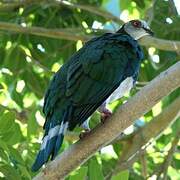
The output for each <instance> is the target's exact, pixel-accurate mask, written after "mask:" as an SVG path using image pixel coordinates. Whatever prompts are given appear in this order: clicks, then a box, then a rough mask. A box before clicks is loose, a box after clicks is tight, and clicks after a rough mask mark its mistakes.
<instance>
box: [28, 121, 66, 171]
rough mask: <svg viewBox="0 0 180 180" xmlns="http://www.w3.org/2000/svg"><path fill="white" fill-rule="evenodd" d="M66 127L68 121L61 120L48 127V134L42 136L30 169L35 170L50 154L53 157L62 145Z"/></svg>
mask: <svg viewBox="0 0 180 180" xmlns="http://www.w3.org/2000/svg"><path fill="white" fill-rule="evenodd" d="M67 128H68V123H64V121H62V123H61V125H56V126H55V127H53V128H50V130H49V132H48V134H47V135H46V136H45V137H44V138H43V141H42V144H41V148H40V151H39V153H38V155H37V158H36V160H35V162H34V164H33V166H32V171H37V170H38V169H39V168H40V167H41V166H42V165H43V164H44V163H46V162H47V161H48V159H49V157H50V156H51V159H54V158H55V156H56V155H57V154H58V150H59V148H60V147H61V145H62V142H63V139H64V133H65V132H66V130H67Z"/></svg>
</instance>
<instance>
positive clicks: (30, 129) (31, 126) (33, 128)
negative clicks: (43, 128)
mask: <svg viewBox="0 0 180 180" xmlns="http://www.w3.org/2000/svg"><path fill="white" fill-rule="evenodd" d="M35 112H36V111H32V112H31V114H30V115H29V117H28V126H27V137H28V139H30V137H31V135H34V134H36V132H37V129H38V127H39V125H38V123H37V121H36V118H35Z"/></svg>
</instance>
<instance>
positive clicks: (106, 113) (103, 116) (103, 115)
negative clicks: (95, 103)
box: [101, 109, 112, 123]
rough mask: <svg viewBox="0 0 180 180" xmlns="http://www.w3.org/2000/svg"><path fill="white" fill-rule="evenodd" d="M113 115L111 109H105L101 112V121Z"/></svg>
mask: <svg viewBox="0 0 180 180" xmlns="http://www.w3.org/2000/svg"><path fill="white" fill-rule="evenodd" d="M111 116H112V112H111V111H110V110H109V109H104V110H103V112H102V113H101V122H102V123H104V122H105V121H106V120H107V119H108V118H109V117H111Z"/></svg>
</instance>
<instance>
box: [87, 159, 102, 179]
mask: <svg viewBox="0 0 180 180" xmlns="http://www.w3.org/2000/svg"><path fill="white" fill-rule="evenodd" d="M88 177H89V180H103V179H104V177H103V173H102V167H101V165H100V164H99V163H98V161H97V158H96V157H93V158H92V159H90V160H89V163H88Z"/></svg>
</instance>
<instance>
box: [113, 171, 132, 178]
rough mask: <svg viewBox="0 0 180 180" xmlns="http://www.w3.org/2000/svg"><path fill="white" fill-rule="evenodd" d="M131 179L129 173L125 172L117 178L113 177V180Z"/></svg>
mask: <svg viewBox="0 0 180 180" xmlns="http://www.w3.org/2000/svg"><path fill="white" fill-rule="evenodd" d="M128 179H129V171H128V170H125V171H122V172H120V173H118V174H117V175H116V176H113V177H112V178H111V180H128Z"/></svg>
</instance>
